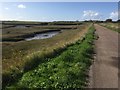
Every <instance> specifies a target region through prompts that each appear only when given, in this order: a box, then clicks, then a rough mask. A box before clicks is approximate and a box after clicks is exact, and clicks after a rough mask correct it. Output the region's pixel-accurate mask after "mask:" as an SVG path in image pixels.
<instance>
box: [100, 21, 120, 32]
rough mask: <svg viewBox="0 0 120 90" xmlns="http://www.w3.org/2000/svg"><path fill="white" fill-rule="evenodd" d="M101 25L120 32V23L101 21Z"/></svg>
mask: <svg viewBox="0 0 120 90" xmlns="http://www.w3.org/2000/svg"><path fill="white" fill-rule="evenodd" d="M100 25H102V26H104V27H107V28H109V29H111V30H113V31H116V32H118V33H120V28H119V25H118V23H110V22H106V23H100Z"/></svg>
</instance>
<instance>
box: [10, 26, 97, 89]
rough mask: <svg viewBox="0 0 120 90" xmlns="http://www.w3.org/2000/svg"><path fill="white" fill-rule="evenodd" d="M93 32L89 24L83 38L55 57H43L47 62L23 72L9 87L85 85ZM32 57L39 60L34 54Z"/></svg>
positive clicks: (62, 87)
mask: <svg viewBox="0 0 120 90" xmlns="http://www.w3.org/2000/svg"><path fill="white" fill-rule="evenodd" d="M94 32H95V29H94V27H93V26H91V27H90V29H89V31H88V33H87V34H86V35H85V37H84V38H83V40H78V41H77V42H76V43H74V44H72V45H69V46H68V47H66V50H64V52H62V53H61V54H59V55H58V56H56V57H53V58H43V59H46V60H45V61H47V62H44V63H41V64H40V65H39V66H38V67H36V68H35V69H34V70H31V71H28V72H26V73H25V74H23V76H22V78H21V79H20V80H19V81H18V82H17V83H16V84H14V85H12V86H11V87H9V88H47V89H50V88H57V89H70V88H84V87H86V86H87V77H88V75H87V71H88V69H89V67H90V65H91V63H92V60H91V58H92V54H93V44H92V43H93V40H94V38H95V37H94ZM43 56H44V55H43ZM31 59H32V58H31ZM33 59H34V60H35V59H37V60H39V58H38V57H36V56H34V57H33Z"/></svg>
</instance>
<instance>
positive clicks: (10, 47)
mask: <svg viewBox="0 0 120 90" xmlns="http://www.w3.org/2000/svg"><path fill="white" fill-rule="evenodd" d="M89 25H90V24H83V25H82V26H81V25H80V26H79V27H78V28H77V29H66V30H63V31H62V33H60V34H58V35H56V36H54V37H52V38H49V39H44V40H32V41H20V42H3V43H2V46H3V48H2V50H3V53H2V56H3V57H2V66H3V72H2V76H3V87H4V86H6V85H9V84H11V83H13V82H16V81H17V80H18V79H19V78H20V77H21V76H22V75H23V73H25V72H27V71H29V70H31V69H34V68H35V67H36V66H37V65H38V64H40V63H43V62H45V61H47V60H45V58H46V57H49V58H53V57H55V56H57V55H56V54H60V53H61V52H63V51H64V50H65V49H66V47H67V46H69V45H70V44H71V43H73V42H75V41H77V40H78V39H79V38H80V37H81V36H83V35H84V33H85V32H87V28H88V26H89ZM49 27H52V26H48V27H47V28H49ZM56 27H57V26H56ZM56 27H55V28H56ZM62 27H65V26H62ZM70 27H71V26H70ZM36 28H38V27H36ZM67 28H68V26H67ZM11 30H12V28H11V29H9V31H10V32H11V35H12V34H13V33H14V34H15V35H19V34H20V33H24V32H25V33H29V31H28V30H22V29H21V31H20V29H13V32H12V31H11ZM17 30H18V33H17ZM37 30H38V29H37ZM40 30H41V29H40ZM27 31H28V32H27ZM30 32H34V30H33V31H32V29H30ZM3 35H5V34H4V33H3ZM11 35H10V34H6V37H11ZM13 39H15V38H13Z"/></svg>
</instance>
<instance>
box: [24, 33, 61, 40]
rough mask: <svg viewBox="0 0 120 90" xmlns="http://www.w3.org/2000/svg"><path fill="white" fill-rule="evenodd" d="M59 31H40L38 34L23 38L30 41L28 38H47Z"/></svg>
mask: <svg viewBox="0 0 120 90" xmlns="http://www.w3.org/2000/svg"><path fill="white" fill-rule="evenodd" d="M59 33H60V32H59V31H54V32H45V33H40V34H36V35H34V36H33V37H29V38H26V39H25V40H26V41H30V40H36V39H47V38H51V37H53V36H55V35H57V34H59Z"/></svg>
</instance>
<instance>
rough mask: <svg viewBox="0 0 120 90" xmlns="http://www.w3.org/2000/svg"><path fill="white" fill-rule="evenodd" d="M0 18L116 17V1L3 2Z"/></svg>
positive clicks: (70, 19)
mask: <svg viewBox="0 0 120 90" xmlns="http://www.w3.org/2000/svg"><path fill="white" fill-rule="evenodd" d="M1 9H2V14H0V20H26V21H27V20H30V21H63V20H67V21H76V20H80V21H81V20H90V19H93V20H105V19H107V18H111V19H113V20H117V18H118V3H117V2H4V3H2V7H1Z"/></svg>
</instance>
